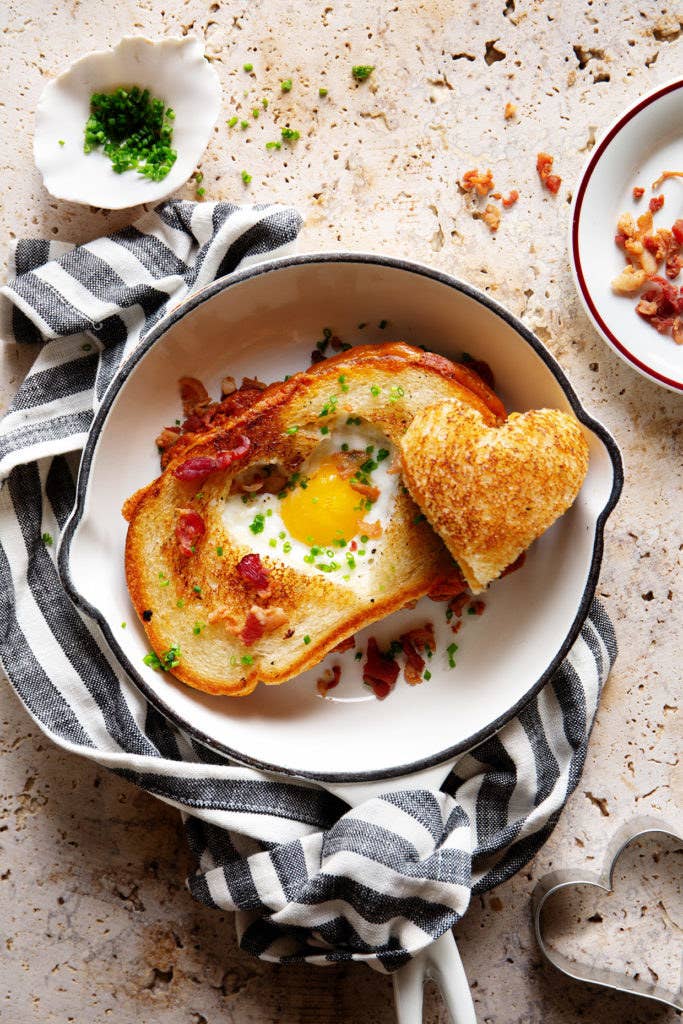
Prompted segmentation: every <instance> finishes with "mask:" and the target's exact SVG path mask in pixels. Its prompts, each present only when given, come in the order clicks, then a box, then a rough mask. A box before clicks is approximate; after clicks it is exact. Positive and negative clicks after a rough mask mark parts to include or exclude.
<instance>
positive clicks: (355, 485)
mask: <svg viewBox="0 0 683 1024" xmlns="http://www.w3.org/2000/svg"><path fill="white" fill-rule="evenodd" d="M350 486H351V489H352V490H354V491H358V493H359V494H362V495H363V497H364V498H367V499H368V501H377V499H378V498H379V496H380V489H379V487H375V486H374V485H373V484H362V483H361V482H360V480H351V481H350ZM365 532H366V533H367V534H368V537H371V536H373V535H372V534H371V533H368V531H367V530H366V531H365ZM377 536H378V537H381V536H382V530H381V527H380V532H379V533H378V534H377Z"/></svg>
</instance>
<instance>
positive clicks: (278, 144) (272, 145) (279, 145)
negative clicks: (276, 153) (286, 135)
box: [266, 142, 282, 149]
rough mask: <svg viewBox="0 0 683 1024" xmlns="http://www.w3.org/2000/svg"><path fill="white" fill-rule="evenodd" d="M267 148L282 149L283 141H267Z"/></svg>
mask: <svg viewBox="0 0 683 1024" xmlns="http://www.w3.org/2000/svg"><path fill="white" fill-rule="evenodd" d="M266 149H282V143H281V142H266Z"/></svg>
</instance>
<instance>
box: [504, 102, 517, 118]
mask: <svg viewBox="0 0 683 1024" xmlns="http://www.w3.org/2000/svg"><path fill="white" fill-rule="evenodd" d="M516 116H517V107H516V105H515V104H514V103H510V101H509V100H508V102H507V103H506V104H505V110H504V111H503V117H504V118H505V120H506V121H511V120H512V118H513V117H516Z"/></svg>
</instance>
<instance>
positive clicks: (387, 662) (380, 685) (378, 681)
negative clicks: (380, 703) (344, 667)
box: [363, 636, 399, 700]
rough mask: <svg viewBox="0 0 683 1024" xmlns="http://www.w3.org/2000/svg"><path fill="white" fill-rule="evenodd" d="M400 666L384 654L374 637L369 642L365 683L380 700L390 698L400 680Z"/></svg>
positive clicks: (364, 668) (366, 655)
mask: <svg viewBox="0 0 683 1024" xmlns="http://www.w3.org/2000/svg"><path fill="white" fill-rule="evenodd" d="M398 671H399V669H398V665H397V663H396V662H395V661H394V659H393V658H392V657H391V656H390V655H388V654H382V652H381V651H380V649H379V647H378V646H377V641H376V640H375V638H374V636H371V637H370V639H369V640H368V647H367V651H366V654H365V664H364V665H363V682H364V683H366V684H367V685H368V686H370V687H371V688H372V690H373V692H374V694H375V697H377V699H378V700H384V699H385V697H388V696H389V694H390V693H391V691H392V690H393V688H394V686H395V685H396V680H397V679H398Z"/></svg>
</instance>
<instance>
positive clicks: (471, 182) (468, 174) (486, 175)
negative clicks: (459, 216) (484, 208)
mask: <svg viewBox="0 0 683 1024" xmlns="http://www.w3.org/2000/svg"><path fill="white" fill-rule="evenodd" d="M460 186H461V188H462V189H463V191H464V192H476V193H477V195H478V196H487V195H488V194H489V192H491V190H492V189H493V188H494V184H493V173H492V171H491V170H490V169H489V170H488V171H486V172H483V171H482V172H480V171H479V169H478V168H477V167H475V168H473V169H472V170H471V171H465V173H464V174H463V176H462V178H461V179H460Z"/></svg>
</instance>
